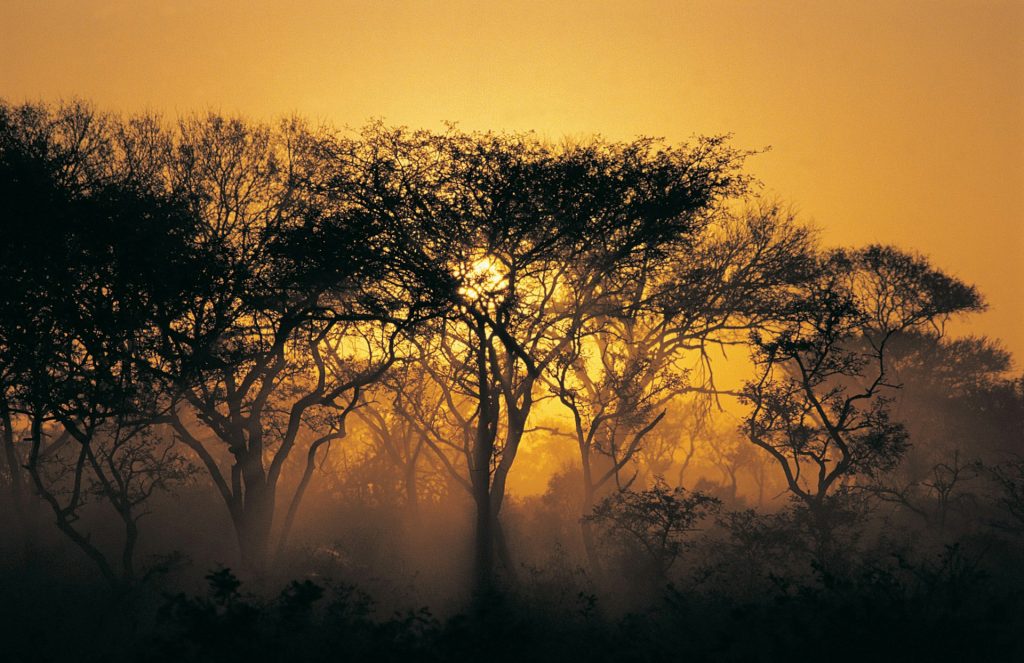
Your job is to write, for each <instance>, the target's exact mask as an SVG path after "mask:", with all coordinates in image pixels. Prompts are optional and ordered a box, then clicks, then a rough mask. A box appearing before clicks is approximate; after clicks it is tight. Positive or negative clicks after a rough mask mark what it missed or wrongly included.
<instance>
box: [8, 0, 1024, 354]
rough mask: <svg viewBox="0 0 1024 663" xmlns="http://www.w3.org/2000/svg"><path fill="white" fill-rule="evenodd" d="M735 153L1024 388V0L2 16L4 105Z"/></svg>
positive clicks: (85, 7) (181, 5)
mask: <svg viewBox="0 0 1024 663" xmlns="http://www.w3.org/2000/svg"><path fill="white" fill-rule="evenodd" d="M74 97H77V98H85V99H88V100H91V101H92V102H94V103H95V104H96V105H97V106H98V107H99V108H101V109H104V110H119V111H140V110H145V111H157V112H161V113H163V114H165V115H167V116H170V117H173V116H175V115H177V114H182V113H192V112H205V111H207V110H216V111H220V112H225V113H232V114H234V113H240V114H244V115H246V116H247V117H250V118H253V119H259V120H272V119H274V118H275V117H278V116H281V115H285V114H291V113H298V114H301V115H305V116H308V117H312V118H314V119H318V120H324V121H328V122H331V123H333V124H336V125H339V126H344V125H347V126H353V127H358V126H360V125H362V124H364V123H365V122H367V121H368V120H371V119H376V118H383V119H384V120H385V121H387V122H389V123H393V124H403V125H408V126H412V127H426V128H439V127H441V126H442V123H443V122H445V121H456V122H458V123H459V125H460V126H461V127H463V128H465V129H496V130H536V131H537V132H538V133H540V134H541V135H543V136H546V137H549V138H551V139H553V140H558V139H560V138H561V137H563V136H567V135H568V136H572V137H584V136H588V135H592V134H595V133H597V134H601V135H604V136H606V137H608V138H612V139H629V138H632V137H635V136H638V135H646V136H658V137H664V138H665V139H666V140H668V141H672V142H675V141H682V140H685V139H687V138H688V137H691V136H693V135H695V134H723V133H731V134H732V135H733V144H734V145H735V146H736V147H741V148H751V149H760V148H766V147H770V148H771V149H770V150H768V151H767V152H764V153H762V154H759V155H757V156H755V157H753V158H752V160H751V161H750V163H749V171H750V172H751V173H753V174H754V175H756V176H757V177H758V178H759V179H760V180H761V181H762V182H763V183H764V192H765V194H766V195H770V196H776V197H778V198H780V199H782V200H784V201H787V202H789V203H791V204H792V205H793V206H794V207H795V208H796V209H797V210H799V211H800V214H801V216H802V217H803V218H804V219H805V220H807V221H811V222H814V223H815V224H816V225H818V226H819V227H820V228H821V229H822V236H823V238H824V240H825V242H826V243H827V244H830V245H854V246H859V245H864V244H868V243H887V244H895V245H897V246H900V247H903V248H908V249H914V250H917V251H920V252H922V253H924V254H926V255H928V256H930V257H931V259H932V260H933V262H934V263H935V264H936V265H938V266H939V267H941V268H943V269H945V270H947V271H949V272H950V273H952V274H954V275H956V276H958V277H960V278H962V279H964V280H966V281H968V282H970V283H973V284H975V285H977V286H978V288H979V289H980V290H981V292H982V293H983V294H984V295H985V296H986V299H987V301H988V302H989V305H990V308H989V310H988V311H987V312H986V313H983V314H981V315H977V316H974V317H972V318H971V319H970V320H969V321H966V322H963V323H960V324H957V325H955V326H954V328H953V331H954V332H956V333H976V334H987V335H989V336H993V337H997V338H1000V339H1002V340H1003V341H1004V342H1005V344H1006V345H1007V347H1008V348H1010V349H1011V350H1012V351H1013V352H1014V354H1015V355H1016V356H1017V358H1018V361H1017V366H1018V369H1020V368H1024V301H1022V300H1024V297H1022V295H1021V291H1022V288H1024V0H1016V1H1013V2H999V1H990V0H960V1H950V0H930V1H920V0H914V1H910V0H908V1H899V0H884V1H878V0H858V1H856V2H839V1H834V2H833V1H826V0H821V1H818V2H803V1H798V0H774V1H772V2H768V1H767V0H765V1H762V2H749V1H743V2H740V1H727V0H722V1H719V2H687V1H683V0H679V1H667V0H666V1H655V0H650V1H641V0H628V1H627V0H620V1H618V2H606V1H602V0H580V1H559V0H546V1H538V2H515V1H506V2H498V1H494V2H488V1H487V0H475V1H454V0H452V1H449V0H435V1H432V2H428V1H426V0H419V1H412V0H403V1H390V2H389V1H387V0H381V1H378V2H372V1H370V0H366V1H362V2H354V1H350V0H335V1H316V0H314V1H305V2H301V3H298V2H260V1H256V0H247V1H245V2H237V1H235V0H219V1H213V0H210V1H209V2H193V1H189V0H182V1H179V2H170V1H166V2H155V1H145V0H125V1H122V0H92V1H57V0H52V1H47V0H32V1H21V0H0V98H4V99H6V100H7V101H8V102H15V103H16V102H21V101H27V100H31V101H38V100H46V101H56V100H60V99H69V98H74Z"/></svg>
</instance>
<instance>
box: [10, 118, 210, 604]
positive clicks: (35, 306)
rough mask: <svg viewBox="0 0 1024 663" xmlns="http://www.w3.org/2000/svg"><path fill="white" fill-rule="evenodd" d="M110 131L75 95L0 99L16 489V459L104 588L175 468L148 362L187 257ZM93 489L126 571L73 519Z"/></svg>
mask: <svg viewBox="0 0 1024 663" xmlns="http://www.w3.org/2000/svg"><path fill="white" fill-rule="evenodd" d="M117 126H118V124H117V121H116V119H114V118H109V117H105V116H99V115H96V114H94V113H93V112H92V111H91V109H89V108H87V107H85V106H83V105H81V104H73V105H70V106H66V107H60V108H58V109H50V108H47V107H43V106H25V107H21V108H17V109H9V108H7V107H2V108H0V170H2V173H0V187H2V189H3V195H4V198H5V199H6V200H7V201H8V203H9V212H10V216H9V217H8V219H9V221H10V224H9V227H8V228H7V237H6V239H7V240H8V242H7V243H6V244H5V245H4V248H3V255H2V260H0V263H2V266H0V271H2V275H3V280H4V282H5V284H6V285H7V287H5V288H4V290H3V293H2V295H0V348H2V350H0V355H2V361H0V364H2V366H3V368H2V369H0V371H2V372H3V374H4V378H5V381H4V384H3V405H2V411H3V423H4V437H5V445H6V454H5V455H6V457H7V461H8V465H9V470H10V473H11V479H12V485H13V486H14V487H15V488H16V489H17V488H19V485H18V484H19V483H20V480H21V476H20V475H21V470H22V467H19V465H22V466H24V469H25V470H26V471H27V474H28V477H29V478H30V480H31V484H32V488H33V490H34V492H35V494H36V495H37V496H38V497H39V498H41V500H42V501H43V502H44V503H45V504H46V505H48V506H49V507H50V509H51V510H52V513H53V516H54V517H55V519H56V522H57V525H58V527H59V528H60V529H61V531H62V532H63V533H64V534H65V535H66V536H68V537H69V538H70V539H71V540H72V541H73V542H74V543H75V544H76V545H78V547H79V548H81V549H82V550H83V551H84V552H85V553H86V554H87V555H88V556H89V557H90V558H91V559H92V560H93V561H94V562H95V563H96V565H97V566H98V568H99V569H100V571H101V572H102V574H103V575H104V577H105V578H106V579H107V580H109V581H110V582H111V583H112V584H118V583H119V582H122V581H131V580H132V579H133V578H134V575H135V571H134V562H133V559H134V550H135V544H136V541H137V539H138V527H137V522H138V518H139V517H140V515H141V513H140V512H141V511H143V510H144V509H143V507H142V504H143V502H144V501H145V500H146V499H147V498H148V497H149V496H150V495H151V494H152V492H153V490H154V489H156V488H157V487H160V486H166V485H167V484H168V483H169V482H170V481H172V480H174V479H177V478H181V477H182V476H183V475H182V473H181V471H180V470H181V468H182V467H183V466H182V464H181V462H180V460H181V459H180V457H178V456H177V455H176V454H175V452H174V451H173V449H172V448H171V446H170V445H166V446H165V447H164V448H163V450H162V451H160V452H159V453H157V452H154V451H153V450H151V449H148V448H147V447H148V444H146V443H142V442H140V439H141V434H142V433H144V432H145V430H146V429H147V428H148V426H149V425H150V423H151V421H152V418H153V417H154V416H156V415H157V414H158V412H159V409H160V408H161V407H162V406H163V404H164V402H165V401H164V399H162V398H161V395H160V393H159V391H158V390H156V389H155V388H154V386H155V385H154V384H153V382H152V381H151V380H150V379H149V377H148V372H147V371H146V370H145V368H146V367H147V366H148V363H149V361H150V359H151V354H152V351H153V345H154V340H155V338H156V334H155V330H156V328H157V322H156V316H157V312H158V311H167V310H175V309H180V307H181V303H182V301H184V299H185V298H186V297H185V296H184V295H183V292H187V288H183V286H185V285H186V284H187V283H188V279H187V277H174V276H171V277H168V276H167V275H166V274H164V273H163V272H162V270H163V269H168V270H169V271H170V273H171V274H175V273H176V272H177V271H178V270H182V272H183V273H184V274H188V273H189V272H190V269H189V267H190V266H191V265H192V262H193V256H192V254H191V252H190V250H189V247H188V241H187V240H188V237H189V235H190V234H191V232H192V230H193V225H192V222H191V218H190V217H189V215H187V214H186V213H185V212H184V210H183V208H182V206H181V205H180V204H179V202H178V201H176V200H174V199H173V198H170V197H167V196H166V195H161V193H160V191H159V188H158V187H152V186H150V185H151V183H150V182H148V181H147V180H146V179H145V176H144V175H140V173H139V172H137V171H135V170H133V169H131V168H129V167H128V164H129V161H128V160H126V159H125V158H124V156H123V155H124V153H125V151H124V150H121V151H119V150H118V149H116V148H117V147H118V146H122V147H123V145H122V143H120V142H119V141H120V140H121V139H122V138H123V137H124V136H126V135H127V133H126V132H125V131H117V130H115V128H116V127H117ZM129 133H130V132H129ZM15 417H20V418H22V419H23V420H26V421H27V428H28V430H29V433H28V442H29V447H28V449H27V450H26V451H25V452H19V451H18V450H17V449H15V448H14V441H13V428H14V418H15ZM53 429H56V431H60V432H59V435H58V436H57V437H56V439H55V440H54V441H53V442H52V443H50V444H47V443H46V441H45V440H46V438H47V436H48V435H50V434H51V432H53ZM129 431H130V432H129ZM68 457H70V462H69V463H68V464H66V465H65V464H64V460H65V459H66V458H68ZM55 475H56V476H57V477H61V476H63V477H64V478H65V479H66V481H61V482H57V483H54V482H53V481H51V479H53V478H55ZM90 492H91V493H92V494H93V495H94V496H95V497H98V498H99V499H100V500H101V501H102V503H103V504H105V505H107V506H109V507H112V508H113V509H114V511H115V512H116V513H117V515H118V517H119V518H120V519H121V521H122V524H123V526H124V544H123V548H122V554H121V559H120V567H121V568H120V572H117V571H115V568H114V566H115V565H114V564H112V563H111V562H110V560H109V559H108V558H107V556H106V554H105V552H104V551H103V549H102V548H101V547H100V546H98V545H97V544H94V543H93V542H92V541H91V540H90V538H89V536H88V535H87V534H86V533H83V532H82V531H81V529H80V527H79V526H78V525H77V524H76V521H77V520H78V519H79V517H80V510H81V508H82V506H83V504H84V502H85V500H86V498H87V497H88V494H89V493H90ZM26 539H28V533H27V532H26Z"/></svg>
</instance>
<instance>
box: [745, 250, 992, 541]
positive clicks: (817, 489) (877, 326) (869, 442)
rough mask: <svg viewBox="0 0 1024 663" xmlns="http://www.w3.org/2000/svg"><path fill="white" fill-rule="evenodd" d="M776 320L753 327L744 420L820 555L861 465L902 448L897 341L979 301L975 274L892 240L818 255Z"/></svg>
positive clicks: (872, 466)
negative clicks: (937, 263)
mask: <svg viewBox="0 0 1024 663" xmlns="http://www.w3.org/2000/svg"><path fill="white" fill-rule="evenodd" d="M818 260H819V262H818V268H817V270H816V271H817V274H818V276H817V277H816V278H815V279H813V280H810V281H808V282H807V283H806V284H805V285H804V286H803V287H801V288H800V289H799V290H798V291H797V292H796V297H795V298H794V300H793V302H794V306H793V307H792V308H790V309H788V310H786V311H783V313H784V315H782V316H780V319H779V322H778V323H777V326H776V327H775V328H774V329H772V330H770V331H766V332H763V333H757V334H755V335H754V338H753V341H754V350H755V352H754V356H753V359H754V362H755V365H756V367H757V370H758V376H757V378H756V379H755V380H753V381H751V382H749V383H747V385H746V387H745V389H744V391H743V394H742V400H743V402H745V403H746V404H748V405H749V406H750V412H749V415H748V416H747V418H746V419H745V421H744V425H743V430H744V433H745V434H746V436H747V437H748V438H749V439H750V441H751V442H753V443H754V444H756V445H757V446H759V447H761V448H762V449H764V450H765V451H767V452H768V453H769V454H770V455H771V457H772V458H773V459H774V460H775V462H776V463H777V464H778V466H779V468H780V469H781V470H782V471H783V473H784V475H785V477H786V482H787V484H788V487H789V490H790V492H791V493H792V495H793V496H794V498H796V499H797V500H799V502H800V503H801V504H802V505H803V506H804V507H805V508H806V509H807V510H808V512H809V514H810V516H811V520H812V522H813V526H814V529H815V532H816V537H817V542H816V546H817V552H818V555H819V557H821V558H824V557H825V556H827V555H828V554H829V549H830V548H831V547H832V545H833V543H834V542H833V541H832V538H831V535H830V523H829V518H830V514H831V512H832V511H834V509H835V508H836V507H837V506H839V502H840V501H841V500H842V498H843V497H846V496H848V494H849V493H848V491H847V490H846V489H847V488H848V487H849V485H850V484H851V482H853V481H854V480H855V479H856V478H858V477H868V478H870V477H875V476H878V475H879V474H880V473H882V472H885V471H888V470H891V469H892V468H894V467H895V466H896V465H897V463H898V462H899V460H900V458H901V457H902V456H903V454H904V452H905V451H906V449H907V445H908V440H907V434H906V430H905V429H904V427H903V426H902V425H901V424H900V423H899V422H897V421H894V420H893V418H892V416H891V410H890V403H891V398H890V397H888V395H887V394H889V393H891V392H892V391H893V390H895V389H897V388H898V387H899V385H898V384H896V383H895V382H893V381H892V373H891V366H890V350H891V347H892V345H893V343H894V342H895V340H896V339H897V338H898V337H900V336H901V335H903V334H908V333H913V332H916V331H920V330H923V329H926V328H931V327H934V328H939V326H940V325H941V323H942V322H943V321H944V320H945V319H946V318H948V317H949V316H951V315H954V314H957V313H963V312H968V311H974V310H979V309H980V308H981V307H982V302H981V298H980V297H979V295H978V294H977V292H976V291H975V290H974V289H973V288H972V287H970V286H967V285H965V284H963V283H961V282H960V281H958V280H956V279H954V278H952V277H950V276H948V275H946V274H944V273H942V272H941V271H938V270H937V269H935V268H933V267H932V266H931V265H929V264H928V262H927V261H926V260H925V259H924V258H922V257H920V256H915V255H910V254H907V253H904V252H901V251H898V250H896V249H893V248H889V247H881V246H870V247H867V248H864V249H859V250H837V251H832V252H829V253H827V254H825V255H822V256H821V257H820V258H819V259H818Z"/></svg>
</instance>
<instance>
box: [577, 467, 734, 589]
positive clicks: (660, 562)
mask: <svg viewBox="0 0 1024 663" xmlns="http://www.w3.org/2000/svg"><path fill="white" fill-rule="evenodd" d="M720 506H721V502H720V501H719V500H718V499H717V498H714V497H710V496H708V495H705V494H703V493H700V492H697V491H693V492H690V491H687V490H686V489H685V488H682V487H676V488H669V487H668V485H667V484H666V483H665V482H664V480H661V479H659V480H658V481H656V482H655V484H654V486H653V487H652V488H650V489H648V490H643V491H632V490H625V491H618V492H615V493H612V494H611V495H609V496H607V497H605V498H604V499H603V500H601V501H600V502H598V504H597V505H596V506H595V507H594V511H593V513H592V514H590V515H588V516H586V519H587V520H590V521H592V522H594V523H595V524H597V525H599V526H601V527H603V528H605V530H606V532H607V534H608V535H609V536H610V537H611V538H612V540H613V542H615V543H616V544H618V545H625V546H626V547H627V549H632V548H638V549H639V550H640V551H642V553H643V554H644V556H645V557H646V558H647V560H648V562H649V563H650V564H651V567H652V568H653V569H654V571H655V573H656V575H657V577H658V578H659V579H661V580H665V579H667V578H668V572H669V569H671V567H672V565H673V564H674V563H675V562H676V560H677V559H678V558H679V556H680V555H681V554H682V553H683V552H684V551H685V550H686V549H687V548H688V547H689V546H690V545H691V543H692V540H691V537H690V534H691V533H692V532H695V531H697V529H698V528H697V525H698V524H699V523H700V521H702V520H703V519H704V518H706V517H708V516H710V515H713V514H714V513H716V512H717V510H718V509H719V507H720Z"/></svg>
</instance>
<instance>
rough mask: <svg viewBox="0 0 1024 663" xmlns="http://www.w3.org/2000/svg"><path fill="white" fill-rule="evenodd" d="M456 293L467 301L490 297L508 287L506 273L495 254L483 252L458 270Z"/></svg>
mask: <svg viewBox="0 0 1024 663" xmlns="http://www.w3.org/2000/svg"><path fill="white" fill-rule="evenodd" d="M457 276H458V277H459V282H460V283H461V284H462V285H460V286H459V289H458V293H459V295H460V296H462V297H464V298H465V299H466V300H468V301H477V300H480V299H492V298H494V297H495V296H496V295H498V294H499V293H501V292H503V291H504V290H506V289H508V273H507V270H506V268H505V265H504V264H503V263H502V262H501V260H500V259H498V258H497V257H496V256H493V255H490V254H487V253H483V254H480V255H478V256H476V257H475V258H472V259H471V260H470V261H469V263H468V265H466V266H464V267H463V268H462V269H460V270H459V272H458V274H457Z"/></svg>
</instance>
